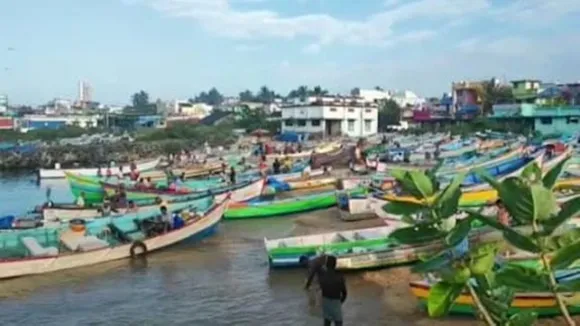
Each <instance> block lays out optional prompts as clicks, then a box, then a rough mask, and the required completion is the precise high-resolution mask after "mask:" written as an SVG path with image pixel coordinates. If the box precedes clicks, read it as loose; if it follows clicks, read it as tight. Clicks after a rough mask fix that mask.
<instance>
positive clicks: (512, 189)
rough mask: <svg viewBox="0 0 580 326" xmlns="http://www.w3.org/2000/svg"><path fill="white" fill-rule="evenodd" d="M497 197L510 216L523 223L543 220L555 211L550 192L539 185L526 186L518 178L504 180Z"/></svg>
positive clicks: (555, 207)
mask: <svg viewBox="0 0 580 326" xmlns="http://www.w3.org/2000/svg"><path fill="white" fill-rule="evenodd" d="M499 195H500V198H501V199H502V202H503V204H504V205H505V207H506V209H507V210H508V212H509V213H510V215H511V216H512V217H513V218H514V219H516V220H518V221H520V222H523V223H525V222H528V223H529V222H531V221H538V220H545V219H547V218H548V217H550V216H551V215H552V214H553V213H554V212H555V211H556V210H557V204H556V198H555V196H554V193H553V192H552V191H551V190H549V189H546V188H544V187H543V186H541V185H539V184H532V185H529V184H526V183H525V182H524V181H523V179H521V178H518V177H512V178H507V179H506V180H504V181H503V182H502V183H501V191H500V193H499Z"/></svg>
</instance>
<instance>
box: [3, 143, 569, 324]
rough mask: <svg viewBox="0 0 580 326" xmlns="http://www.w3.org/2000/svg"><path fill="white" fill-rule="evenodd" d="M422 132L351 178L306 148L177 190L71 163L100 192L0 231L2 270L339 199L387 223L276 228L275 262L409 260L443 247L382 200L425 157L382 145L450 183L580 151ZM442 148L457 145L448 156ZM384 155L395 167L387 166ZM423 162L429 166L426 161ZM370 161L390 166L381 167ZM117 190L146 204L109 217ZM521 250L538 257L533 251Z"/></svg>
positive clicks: (466, 197) (135, 246) (348, 208)
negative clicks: (397, 173)
mask: <svg viewBox="0 0 580 326" xmlns="http://www.w3.org/2000/svg"><path fill="white" fill-rule="evenodd" d="M444 140H445V142H443V141H444ZM414 141H418V142H419V143H413V140H406V139H404V138H401V139H399V140H397V141H396V144H393V141H391V145H390V146H389V145H385V144H381V145H377V146H375V147H374V148H371V149H372V151H370V152H369V153H371V154H372V155H374V158H373V156H372V155H367V158H366V162H367V164H366V170H365V171H366V172H367V174H366V175H358V176H349V177H337V176H336V175H335V174H336V171H333V170H332V169H330V168H329V167H328V166H325V167H324V168H314V166H312V165H308V164H307V163H306V162H305V161H306V160H302V158H301V160H302V162H299V163H297V164H295V171H294V172H291V173H284V174H278V175H268V176H267V177H263V176H261V175H259V173H257V171H256V170H252V169H250V170H248V171H246V172H241V173H240V174H238V180H237V181H238V182H237V183H236V184H228V183H227V182H224V180H223V179H222V178H220V177H212V176H210V174H211V173H210V172H208V173H200V174H199V175H203V176H204V177H203V178H193V179H191V180H186V181H184V182H183V183H182V185H181V187H180V188H179V189H173V190H169V189H167V188H148V189H143V188H140V187H138V186H137V185H135V184H134V183H133V182H129V181H127V180H117V179H102V178H97V177H96V176H95V175H81V174H75V173H73V172H70V171H67V172H66V173H65V176H66V178H67V180H68V182H69V185H70V187H71V190H72V192H73V193H74V194H75V195H76V196H80V195H81V193H83V194H84V195H85V196H86V198H87V199H89V198H90V199H89V200H87V202H88V203H90V204H88V205H87V206H85V207H79V206H76V205H74V204H61V203H51V205H48V206H46V205H45V206H43V207H41V208H40V209H39V211H40V218H39V219H40V222H41V223H38V224H39V225H40V226H39V227H36V228H30V229H25V230H19V229H13V230H5V231H2V232H0V248H1V252H2V258H1V260H0V278H10V277H19V276H24V275H30V274H40V273H47V272H55V271H59V270H64V269H69V268H75V267H79V266H86V265H93V264H98V263H102V262H105V261H110V260H116V259H122V258H129V257H137V256H140V255H143V254H147V253H148V252H150V251H155V250H158V249H161V248H164V247H167V246H170V245H172V244H175V243H178V242H180V241H183V240H184V239H187V238H191V237H202V236H207V235H209V234H211V233H212V232H214V231H215V230H216V228H217V226H218V225H219V223H220V222H221V221H222V220H229V219H250V218H266V217H276V216H283V215H290V214H297V213H302V212H306V211H312V210H317V209H326V208H329V207H334V206H337V207H338V217H339V218H340V219H341V220H343V221H346V222H350V221H356V220H361V219H378V221H381V223H380V224H382V225H381V226H378V227H373V228H365V229H354V230H348V231H337V232H328V233H323V234H313V235H304V236H292V237H284V238H278V239H269V238H266V239H264V247H265V251H266V255H267V261H268V262H269V265H270V267H271V268H273V269H275V268H288V267H294V266H296V267H297V266H300V265H301V262H302V261H303V260H304V259H305V258H306V259H312V258H313V257H315V256H317V255H319V254H321V253H327V254H328V253H331V254H333V255H335V256H337V266H338V268H340V269H343V270H361V269H367V268H384V267H389V266H395V265H399V264H409V263H413V262H416V261H417V260H419V257H421V256H422V255H424V254H428V253H432V252H434V251H436V250H438V249H441V243H435V242H434V243H423V244H421V245H413V246H409V245H403V244H401V243H398V242H397V241H396V240H394V239H393V238H392V237H391V236H390V235H391V234H392V233H393V232H394V231H395V230H397V229H398V228H400V227H402V226H405V225H406V224H405V222H404V221H403V218H402V216H397V215H393V214H390V213H387V212H386V211H385V210H384V209H383V207H384V206H385V205H386V204H387V203H389V202H390V201H408V202H413V201H415V199H414V198H412V197H410V196H407V195H405V194H403V193H400V192H399V190H398V187H397V185H396V182H394V179H393V178H391V177H390V176H389V171H391V169H393V168H395V169H417V168H418V166H419V165H417V164H416V163H415V162H408V163H405V162H389V161H388V162H384V161H382V160H381V158H382V154H383V153H385V152H389V151H391V150H396V149H399V148H402V147H408V148H413V151H414V152H415V153H420V154H423V153H424V152H429V151H431V152H435V151H437V152H438V157H439V159H438V160H439V162H440V163H439V168H438V170H437V172H438V173H436V176H437V178H438V179H439V181H440V183H441V184H443V185H444V184H445V183H446V182H449V181H450V179H451V177H452V176H453V175H455V174H457V173H460V172H470V170H471V169H472V168H473V167H477V168H481V169H485V170H486V171H487V172H488V173H489V174H491V175H493V176H495V177H496V178H497V179H499V180H502V179H505V178H507V177H509V176H516V175H519V174H521V173H522V171H523V170H524V169H525V168H526V167H527V166H529V165H530V164H533V163H538V164H539V166H541V167H542V169H543V171H544V173H545V172H546V171H549V170H550V169H551V168H552V167H553V166H556V165H557V164H558V163H560V162H562V161H563V160H565V159H566V158H568V157H570V156H574V155H577V154H576V153H574V152H573V150H572V148H571V147H570V146H563V147H561V148H560V147H557V146H556V147H554V146H552V147H547V146H542V145H541V146H528V145H527V144H526V143H525V142H524V141H523V140H522V139H518V138H509V137H505V138H504V139H489V140H481V139H477V140H469V141H466V140H462V139H450V138H449V136H448V135H429V137H416V138H415V140H414ZM403 145H404V146H403ZM332 149H333V150H334V151H335V152H338V151H339V150H340V151H343V150H344V146H343V148H339V147H338V146H333V147H332ZM474 150H475V152H474ZM373 151H374V152H373ZM335 152H333V151H332V150H329V151H328V152H327V153H323V155H327V156H328V157H334V155H339V154H338V153H335ZM442 152H446V153H447V154H445V155H443V156H442V155H441V154H440V153H442ZM310 154H312V152H311V153H310ZM340 156H341V157H342V154H340ZM373 160H374V163H373ZM310 163H312V162H310ZM381 164H382V165H384V166H385V167H382V168H381ZM574 164H577V163H574V160H572V163H571V164H569V167H570V166H571V167H572V169H571V170H570V171H572V173H569V174H567V175H565V177H564V178H562V179H561V180H559V181H558V183H557V186H556V187H555V191H556V194H557V197H558V201H560V202H565V201H567V200H570V199H571V198H575V197H577V196H580V192H578V190H579V189H580V178H578V176H576V175H575V174H574V173H573V171H574V168H575V167H577V166H576V165H574ZM329 165H332V164H329ZM420 166H421V168H423V167H424V166H427V164H423V165H420ZM372 169H377V170H380V171H377V172H376V173H374V172H373V171H372ZM208 170H209V169H208ZM161 178H162V177H160V179H161ZM121 185H122V186H121ZM287 191H300V195H299V196H296V197H292V198H286V199H276V194H277V193H279V192H287ZM462 191H463V193H462V195H461V198H460V201H459V207H460V209H463V208H466V207H474V206H475V207H486V208H485V209H486V210H489V211H490V212H491V213H492V214H493V210H494V208H493V207H487V206H488V205H489V204H490V203H494V202H495V201H496V200H497V197H498V195H497V192H496V191H495V190H493V189H490V188H489V187H488V186H487V185H486V184H485V183H484V182H483V180H480V179H479V177H477V175H476V174H474V173H468V174H467V177H466V178H465V181H464V183H463V184H462ZM115 192H117V194H118V193H119V192H123V193H124V194H125V196H126V199H127V200H131V201H133V202H135V203H136V204H137V206H138V211H136V212H134V211H132V210H131V209H128V208H125V207H117V212H111V214H109V215H107V216H103V205H102V202H103V200H104V198H106V197H107V196H108V195H110V194H114V193H115ZM93 194H94V195H93ZM97 194H98V195H97ZM161 206H165V207H166V208H167V210H168V211H169V212H170V213H171V214H173V215H174V217H173V218H174V225H175V227H174V229H172V230H171V231H169V232H164V231H163V230H161V231H160V230H159V229H158V228H157V229H156V228H155V226H159V225H156V224H155V222H154V220H152V219H155V218H156V217H158V216H159V214H160V207H161ZM463 217H464V216H463V214H461V213H460V214H458V216H457V218H459V219H460V218H463ZM574 223H575V221H574ZM152 226H153V227H152ZM574 226H575V224H574ZM469 238H470V241H471V242H473V243H485V242H489V241H497V240H500V239H501V238H502V235H501V233H498V232H495V231H492V230H490V229H488V228H486V227H484V226H482V225H474V230H473V232H472V233H471V234H470V236H469ZM522 261H523V263H533V261H534V259H533V258H529V259H527V260H526V259H523V260H522ZM518 263H522V262H518ZM562 273H564V274H565V275H561V277H563V278H568V279H570V278H573V277H577V276H576V275H580V273H576V274H574V273H572V272H570V271H567V272H562ZM566 273H567V274H566ZM430 286H431V283H429V282H428V281H422V282H413V283H411V289H412V291H413V293H414V294H415V295H416V296H417V297H418V298H419V299H421V300H425V299H426V295H427V293H428V291H429V288H430ZM526 295H527V296H526ZM526 295H521V296H518V294H516V300H515V301H514V304H513V307H514V309H526V307H533V305H529V302H540V303H541V305H544V306H542V307H546V309H544V310H541V311H540V313H541V314H546V315H547V314H550V313H551V312H554V311H557V308H556V306H555V305H554V304H551V303H553V302H554V298H553V297H551V296H550V295H549V294H545V293H539V294H537V295H536V296H532V297H530V296H529V294H526ZM530 298H531V299H530ZM469 300H470V299H469V296H468V295H466V296H465V298H463V297H460V300H459V301H458V302H459V304H457V305H455V306H454V307H455V308H454V309H455V310H452V312H456V313H471V312H472V308H471V304H470V301H469ZM571 302H572V301H571ZM579 303H580V302H579Z"/></svg>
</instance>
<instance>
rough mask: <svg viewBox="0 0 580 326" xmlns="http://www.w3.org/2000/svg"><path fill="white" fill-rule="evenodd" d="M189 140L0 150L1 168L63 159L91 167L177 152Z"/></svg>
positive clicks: (47, 164)
mask: <svg viewBox="0 0 580 326" xmlns="http://www.w3.org/2000/svg"><path fill="white" fill-rule="evenodd" d="M190 144H191V143H190V142H188V141H185V140H183V141H181V140H171V141H158V142H117V143H93V144H87V145H82V146H81V145H79V146H72V145H64V146H62V145H43V146H39V147H38V148H37V149H36V150H33V151H27V152H24V153H19V152H18V151H14V152H4V153H0V169H2V170H31V169H39V168H53V167H54V165H55V164H56V163H60V165H61V168H72V167H92V166H95V165H97V164H99V165H105V164H106V163H107V162H110V161H115V162H128V161H131V160H139V159H143V158H147V157H156V156H160V155H168V154H169V153H176V152H179V151H181V150H182V149H191V145H190Z"/></svg>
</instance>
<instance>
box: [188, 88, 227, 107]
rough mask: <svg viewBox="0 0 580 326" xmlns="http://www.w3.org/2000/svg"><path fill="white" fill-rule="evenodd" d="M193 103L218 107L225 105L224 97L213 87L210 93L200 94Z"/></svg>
mask: <svg viewBox="0 0 580 326" xmlns="http://www.w3.org/2000/svg"><path fill="white" fill-rule="evenodd" d="M193 101H194V102H201V103H205V104H207V105H214V106H216V105H220V104H222V103H223V101H224V96H223V95H222V94H221V93H220V92H219V91H218V90H217V89H216V88H215V87H212V88H211V89H210V90H209V91H208V92H201V93H199V95H197V96H196V97H195V98H194V100H193Z"/></svg>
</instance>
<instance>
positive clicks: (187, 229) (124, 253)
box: [0, 199, 229, 279]
mask: <svg viewBox="0 0 580 326" xmlns="http://www.w3.org/2000/svg"><path fill="white" fill-rule="evenodd" d="M228 201H229V200H227V199H226V200H224V201H222V202H219V203H217V204H214V205H213V206H212V207H211V208H210V209H209V210H207V211H206V212H205V213H204V214H203V215H201V216H199V217H192V218H189V219H187V220H186V221H184V225H183V226H182V227H180V228H176V229H174V230H171V231H169V232H167V233H160V234H157V235H152V236H150V237H148V236H147V235H146V232H145V231H144V228H143V224H142V223H135V224H134V226H133V229H131V230H125V229H121V228H119V227H117V225H116V224H115V222H111V223H109V225H108V226H109V227H110V229H109V230H110V231H111V232H110V233H108V235H104V234H99V235H94V234H90V233H85V232H84V231H79V232H76V231H74V230H67V231H61V230H55V232H54V234H53V236H52V238H51V239H50V240H49V239H47V240H46V241H45V242H44V245H42V244H41V243H39V241H38V240H37V239H35V238H33V237H27V236H21V237H19V240H20V242H21V244H22V246H23V247H25V248H26V251H28V254H29V255H28V256H25V257H18V258H5V259H1V260H0V279H6V278H14V277H21V276H26V275H33V274H45V273H50V272H56V271H61V270H66V269H72V268H77V267H83V266H91V265H96V264H100V263H104V262H109V261H113V260H119V259H124V258H129V257H134V256H139V255H145V254H148V253H149V252H153V251H157V250H160V249H163V248H166V247H168V246H171V245H173V244H176V243H178V242H181V241H183V240H186V239H188V238H192V237H202V236H207V235H210V234H211V233H213V232H214V231H215V230H216V228H217V226H218V223H219V222H220V220H221V218H222V216H223V213H224V211H225V209H226V207H227V204H228ZM59 247H63V248H66V250H59Z"/></svg>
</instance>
